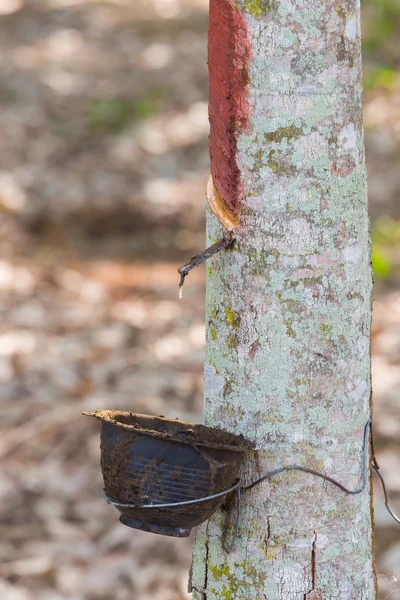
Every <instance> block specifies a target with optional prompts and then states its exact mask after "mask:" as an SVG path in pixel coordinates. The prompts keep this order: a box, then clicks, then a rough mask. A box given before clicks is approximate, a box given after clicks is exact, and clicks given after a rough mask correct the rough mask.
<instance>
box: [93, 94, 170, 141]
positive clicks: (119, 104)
mask: <svg viewBox="0 0 400 600" xmlns="http://www.w3.org/2000/svg"><path fill="white" fill-rule="evenodd" d="M161 98H162V94H161V96H160V94H157V95H156V94H154V93H151V94H149V95H147V96H142V97H139V98H135V99H130V100H127V99H124V98H98V99H92V100H91V101H90V102H89V105H88V107H87V112H86V116H87V123H88V127H89V130H90V132H91V133H94V134H97V135H104V134H117V133H120V132H121V131H123V130H124V129H125V128H126V127H128V125H129V124H130V123H131V122H132V121H133V120H136V119H138V120H141V119H146V118H149V117H151V116H153V115H154V114H156V113H157V112H158V110H159V105H160V100H161Z"/></svg>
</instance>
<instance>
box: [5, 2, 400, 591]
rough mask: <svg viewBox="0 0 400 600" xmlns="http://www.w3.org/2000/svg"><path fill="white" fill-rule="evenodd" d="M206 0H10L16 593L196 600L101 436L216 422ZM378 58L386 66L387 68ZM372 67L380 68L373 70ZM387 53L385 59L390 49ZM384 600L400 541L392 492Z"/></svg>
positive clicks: (388, 124)
mask: <svg viewBox="0 0 400 600" xmlns="http://www.w3.org/2000/svg"><path fill="white" fill-rule="evenodd" d="M206 9H207V7H206V1H205V0H146V1H144V0H135V2H130V1H128V0H126V1H124V0H115V1H112V0H104V1H101V0H98V1H95V0H93V1H90V0H34V1H32V2H28V3H26V4H23V1H22V0H0V14H1V13H3V14H2V16H1V18H0V40H1V42H0V44H1V47H2V53H1V55H0V68H1V72H2V75H1V79H0V105H1V111H0V140H1V143H0V210H1V223H0V249H1V256H2V258H1V260H0V310H1V312H2V313H4V314H7V320H3V321H2V323H1V325H0V388H1V391H0V395H1V399H2V400H1V401H2V402H3V404H4V409H3V411H2V420H1V437H0V457H1V459H2V469H1V471H0V598H2V599H3V598H4V600H32V599H40V600H62V599H68V600H101V599H103V600H110V599H111V598H112V599H113V600H125V599H126V600H128V599H129V600H132V599H134V600H150V599H152V600H183V599H184V598H188V595H187V593H186V591H185V590H186V582H187V571H188V566H189V562H190V546H191V541H190V540H175V539H169V538H163V537H156V536H153V535H150V534H146V533H141V532H137V531H134V530H130V529H129V528H127V527H123V526H122V525H119V524H118V522H117V513H116V511H115V510H114V509H112V508H111V507H110V506H108V505H107V504H106V502H104V501H103V500H102V487H103V486H102V480H101V474H100V469H99V436H98V434H99V427H98V423H96V422H95V421H94V420H91V419H87V418H83V417H81V414H80V413H81V411H82V410H86V411H91V410H96V409H99V408H119V409H122V410H132V411H137V412H144V413H146V412H151V413H155V414H164V415H166V416H171V417H176V416H179V417H180V418H183V419H191V420H195V421H196V420H197V421H198V420H199V419H200V413H201V407H202V385H203V380H202V362H203V356H204V270H203V268H202V267H200V268H199V269H197V270H196V271H195V272H193V273H192V274H191V275H190V277H189V279H188V281H187V283H186V284H185V296H184V300H183V301H181V302H179V300H178V297H177V284H178V275H177V272H176V269H177V267H178V266H179V265H180V264H181V263H182V262H184V261H185V260H187V259H188V258H189V257H190V256H192V255H193V254H195V253H196V252H198V251H199V250H200V249H202V248H203V247H204V233H203V229H204V205H203V190H204V187H205V183H206V181H207V176H208V156H207V135H208V122H207V106H206V103H207V71H206V41H205V36H206V28H207V12H206ZM378 58H379V57H378ZM369 60H370V59H369V58H368V56H367V59H366V61H365V62H366V67H367V71H368V68H369ZM371 60H376V56H375V55H373V56H372V58H371ZM365 119H366V126H367V153H368V162H369V165H368V166H369V174H370V198H371V215H372V218H373V219H374V220H375V219H376V218H377V217H378V216H379V215H380V214H382V213H385V214H388V215H392V216H393V217H395V218H400V203H399V192H400V178H399V174H398V160H399V157H400V87H399V85H397V87H395V88H394V89H393V90H391V92H390V93H389V92H388V91H386V90H385V89H374V90H372V91H371V92H369V93H368V94H367V96H366V104H365ZM390 252H391V253H392V255H393V256H392V259H393V273H392V276H391V277H390V278H389V279H387V280H386V281H385V282H384V283H379V284H378V285H377V286H376V295H375V317H374V336H373V352H374V359H373V360H374V363H373V369H374V390H375V408H374V412H375V431H376V438H377V447H378V450H379V459H380V463H381V466H382V468H383V471H384V472H385V475H386V478H387V483H388V488H389V491H390V493H391V496H392V498H393V504H394V506H395V507H396V508H397V510H398V512H400V469H399V449H400V445H399V434H400V414H399V398H400V370H399V363H400V289H399V285H398V282H399V269H398V267H397V263H396V260H397V258H396V255H398V254H399V252H398V246H397V247H394V248H392V249H391V251H390ZM376 497H377V506H376V523H377V536H376V544H377V549H378V571H379V574H380V576H379V577H380V583H381V588H382V595H381V598H382V600H383V599H385V598H389V599H390V600H399V598H400V583H398V582H397V580H396V578H397V577H400V528H396V525H395V524H394V523H393V522H392V521H391V520H390V517H389V516H388V515H387V514H386V513H385V511H384V507H383V504H382V498H381V494H380V492H379V490H378V491H377V492H376Z"/></svg>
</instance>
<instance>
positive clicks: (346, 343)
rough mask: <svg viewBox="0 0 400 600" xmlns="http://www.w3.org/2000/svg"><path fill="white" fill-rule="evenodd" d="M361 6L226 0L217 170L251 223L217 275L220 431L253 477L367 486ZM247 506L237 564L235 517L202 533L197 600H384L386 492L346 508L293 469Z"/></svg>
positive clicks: (214, 347)
mask: <svg viewBox="0 0 400 600" xmlns="http://www.w3.org/2000/svg"><path fill="white" fill-rule="evenodd" d="M359 9H360V7H359V2H358V1H357V0H346V1H343V2H337V1H333V0H331V1H328V0H313V1H312V2H304V1H303V0H282V1H280V2H278V1H274V0H271V1H267V0H251V1H248V0H246V1H245V0H240V1H238V2H237V3H236V4H235V5H234V4H233V3H232V4H231V3H230V2H229V0H211V7H210V31H209V69H210V122H211V136H210V154H211V173H212V176H213V179H214V184H215V188H214V195H215V197H217V198H218V203H217V204H219V207H220V210H221V211H222V212H223V210H225V211H226V212H227V213H228V214H231V215H232V214H233V215H234V217H237V216H238V215H239V212H240V224H239V227H238V228H237V229H235V232H234V237H235V239H236V242H235V244H234V247H233V250H232V251H225V252H222V253H221V254H219V255H217V256H216V257H214V258H213V259H212V261H210V266H209V269H208V276H207V309H206V311H207V314H206V323H207V353H206V364H205V421H206V424H207V425H211V426H220V427H223V428H226V429H228V430H230V431H234V432H237V433H242V434H243V435H245V436H246V437H247V438H249V439H251V440H253V441H254V442H255V443H256V447H257V450H258V451H259V452H258V453H257V455H256V456H255V457H254V456H253V457H250V459H249V460H248V462H247V463H246V464H245V465H244V467H243V473H242V477H243V479H244V482H245V483H249V482H251V481H253V480H254V479H256V478H258V477H259V476H260V475H262V474H263V473H264V472H266V471H268V470H271V469H274V468H276V467H279V466H282V465H285V464H293V463H297V464H302V465H304V466H308V467H312V468H314V469H317V470H320V471H323V472H326V473H327V474H329V475H330V476H332V477H335V478H337V479H339V480H340V481H342V482H343V483H344V484H345V485H347V486H349V487H352V488H356V487H358V486H359V485H360V482H361V472H362V439H363V431H364V425H365V423H366V421H367V420H368V418H369V417H370V394H371V386H370V322H371V288H372V277H371V268H370V239H369V221H368V208H367V189H366V171H365V160H364V142H363V127H362V115H361V50H360V27H359V17H360V15H359ZM221 207H222V208H221ZM240 207H241V208H240ZM214 211H215V212H216V213H218V209H217V210H215V207H214ZM207 227H208V241H209V243H212V242H214V241H215V240H216V239H218V238H220V237H221V236H222V235H223V234H224V228H223V227H222V225H221V224H220V222H219V220H218V219H217V218H216V216H215V215H214V214H212V212H211V211H208V217H207ZM242 502H243V509H242V516H241V520H240V528H239V534H238V537H237V540H236V543H235V546H234V549H233V551H232V552H231V554H229V555H227V554H225V553H224V552H223V550H222V547H221V533H222V529H223V524H224V521H225V514H224V513H223V512H219V513H217V514H216V515H215V516H214V517H213V518H212V519H211V520H210V521H209V522H208V523H207V524H204V525H203V526H202V527H200V529H199V531H198V534H197V538H196V544H195V550H194V557H193V565H192V592H193V598H194V599H195V600H200V599H203V600H204V599H207V600H217V599H218V600H223V599H226V600H228V599H229V600H232V599H243V600H252V599H254V600H260V599H263V598H264V599H268V600H311V599H313V600H328V599H329V600H330V599H331V598H337V599H338V600H339V599H340V600H355V599H357V600H372V599H374V598H375V597H376V589H375V587H376V586H375V572H374V557H373V534H372V519H371V493H370V487H369V485H368V487H367V490H366V491H365V492H364V493H363V494H360V495H358V496H346V495H345V494H344V493H343V492H342V491H341V490H339V489H337V488H335V487H333V486H331V485H330V484H327V483H326V482H323V481H322V480H320V479H315V478H313V477H312V476H311V475H306V474H305V473H299V472H290V473H285V474H283V475H280V476H278V477H277V478H275V479H274V480H273V481H271V482H270V483H264V484H262V485H261V486H259V487H256V488H255V489H253V490H252V491H251V492H248V493H245V494H244V497H243V500H242Z"/></svg>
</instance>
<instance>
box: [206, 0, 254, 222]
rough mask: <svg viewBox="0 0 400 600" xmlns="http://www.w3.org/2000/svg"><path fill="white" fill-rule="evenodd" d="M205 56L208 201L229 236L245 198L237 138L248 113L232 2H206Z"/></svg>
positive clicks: (245, 52) (239, 21)
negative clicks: (206, 48) (207, 14)
mask: <svg viewBox="0 0 400 600" xmlns="http://www.w3.org/2000/svg"><path fill="white" fill-rule="evenodd" d="M208 57H209V58H208V69H209V77H210V101H209V119H210V138H209V152H210V166H211V177H210V180H209V182H208V186H207V199H208V202H209V205H210V207H211V210H212V211H213V213H214V214H215V215H216V216H217V217H218V219H219V220H220V221H221V223H222V224H223V225H224V227H225V228H226V229H228V230H229V231H232V230H233V229H234V228H235V227H237V225H238V223H239V214H240V203H241V200H242V198H243V196H244V193H245V190H244V185H243V181H242V175H241V170H240V168H239V164H238V152H237V139H238V136H239V135H240V134H241V133H242V132H243V131H245V130H246V129H247V125H248V119H249V114H250V105H249V102H248V89H247V88H248V83H249V76H248V62H249V58H250V44H249V41H248V35H247V26H246V21H245V19H244V17H243V15H242V13H241V12H240V11H239V10H238V8H237V6H235V5H234V4H233V2H231V1H230V0H213V1H212V2H211V3H210V25H209V31H208Z"/></svg>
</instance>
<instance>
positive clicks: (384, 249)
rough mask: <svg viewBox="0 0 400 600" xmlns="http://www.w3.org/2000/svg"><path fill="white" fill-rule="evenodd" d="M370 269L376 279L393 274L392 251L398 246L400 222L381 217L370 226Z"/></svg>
mask: <svg viewBox="0 0 400 600" xmlns="http://www.w3.org/2000/svg"><path fill="white" fill-rule="evenodd" d="M371 233H372V269H373V271H374V275H375V277H376V278H377V279H387V278H388V277H390V275H391V274H392V272H393V269H394V259H393V251H394V249H395V248H396V247H397V246H398V245H399V244H400V221H396V220H395V219H392V217H389V216H387V215H383V216H382V217H380V218H379V219H377V221H375V223H373V225H372V232H371Z"/></svg>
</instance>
